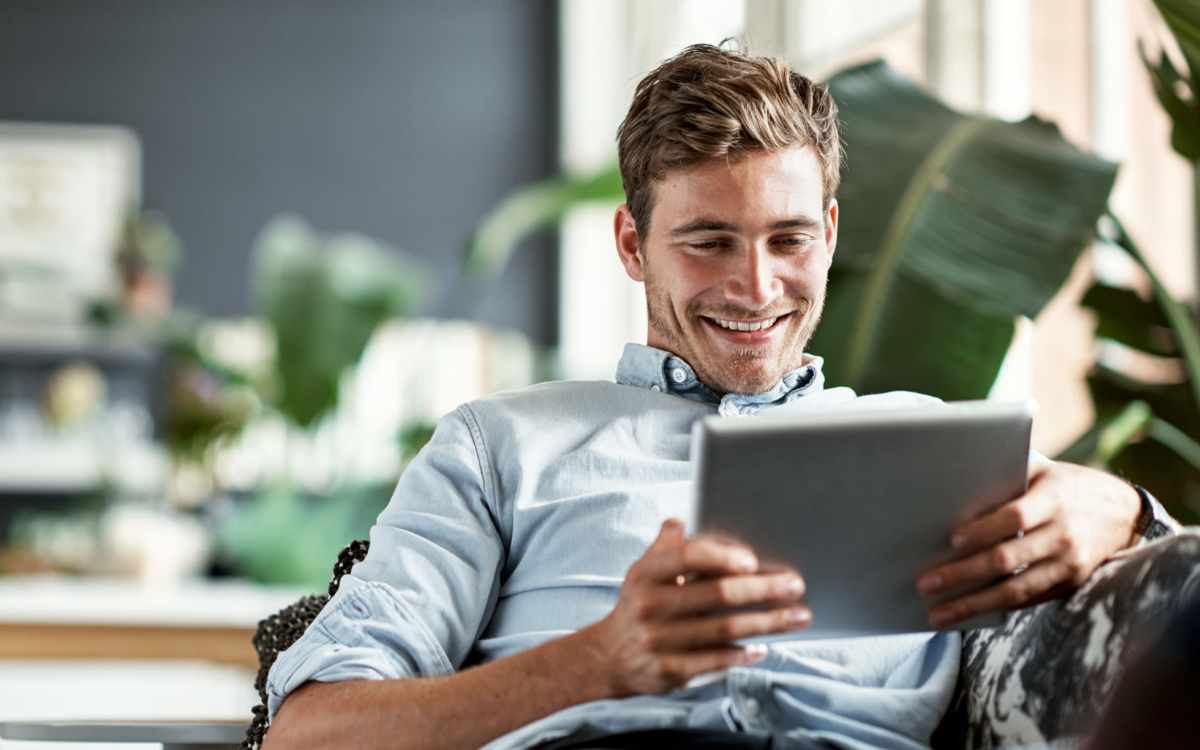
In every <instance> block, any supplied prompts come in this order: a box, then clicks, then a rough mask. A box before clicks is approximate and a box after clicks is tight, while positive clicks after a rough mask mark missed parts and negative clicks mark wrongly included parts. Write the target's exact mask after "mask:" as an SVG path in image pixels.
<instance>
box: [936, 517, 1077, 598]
mask: <svg viewBox="0 0 1200 750" xmlns="http://www.w3.org/2000/svg"><path fill="white" fill-rule="evenodd" d="M1062 546H1063V541H1062V535H1061V534H1060V533H1059V530H1058V527H1057V526H1056V525H1047V526H1043V527H1041V528H1039V529H1035V530H1034V531H1033V532H1031V533H1029V534H1026V535H1025V536H1023V537H1021V538H1019V539H1010V540H1008V541H1006V542H1001V543H1000V544H997V545H996V546H994V547H991V548H990V549H986V550H983V551H982V552H976V553H975V554H974V555H971V556H970V557H967V558H964V559H962V560H956V561H955V562H951V563H946V564H945V565H941V566H939V567H937V568H934V569H933V570H931V571H929V572H928V573H925V574H923V575H922V576H921V577H920V578H919V579H917V590H918V591H920V592H921V593H922V594H936V593H937V592H939V591H952V590H954V589H957V588H960V587H970V586H971V585H973V584H974V585H977V586H978V585H982V584H985V583H989V582H991V581H994V580H996V579H997V578H1000V577H1002V576H1006V575H1008V574H1010V573H1012V572H1014V571H1016V570H1017V569H1018V568H1021V567H1022V566H1028V565H1033V564H1035V563H1037V562H1040V561H1041V560H1044V559H1046V558H1048V557H1052V556H1055V555H1057V554H1058V553H1060V552H1061V551H1062Z"/></svg>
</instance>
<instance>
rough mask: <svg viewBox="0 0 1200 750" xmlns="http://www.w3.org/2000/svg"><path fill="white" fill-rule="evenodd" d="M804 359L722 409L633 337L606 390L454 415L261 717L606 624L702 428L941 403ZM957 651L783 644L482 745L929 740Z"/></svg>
mask: <svg viewBox="0 0 1200 750" xmlns="http://www.w3.org/2000/svg"><path fill="white" fill-rule="evenodd" d="M806 357H807V358H806V360H805V364H804V366H803V367H801V368H799V369H797V370H795V371H792V372H789V373H787V374H786V375H785V376H784V377H783V379H782V380H781V381H780V383H779V384H777V385H776V386H775V387H774V388H773V389H771V390H769V391H767V392H766V393H763V394H755V395H745V394H726V395H724V396H718V395H717V394H715V393H714V392H712V391H711V390H709V389H708V388H707V387H706V386H704V385H703V384H702V383H700V382H699V381H698V379H697V378H696V375H695V372H694V371H693V370H692V368H691V367H690V366H689V365H688V364H687V363H686V362H684V361H683V360H682V359H679V358H678V357H675V356H673V355H671V354H669V353H668V352H664V351H661V350H658V349H653V348H650V347H646V346H641V345H638V344H630V345H628V346H627V347H626V350H625V353H624V355H623V357H622V358H621V362H620V365H619V367H618V372H617V379H616V382H615V383H612V382H557V383H544V384H541V385H536V386H532V387H529V388H525V389H521V390H518V391H513V392H509V393H502V394H498V395H494V396H490V397H488V398H485V399H481V400H479V401H474V402H471V403H468V404H464V405H463V406H461V407H459V408H458V409H457V410H455V411H454V412H452V413H450V414H449V415H447V416H446V417H444V418H443V419H442V420H441V422H440V423H439V425H438V428H437V430H436V432H435V434H434V436H433V438H432V440H431V441H430V443H429V444H428V445H427V446H426V447H425V448H424V450H422V452H421V453H420V455H419V456H418V457H417V458H416V459H415V460H414V461H413V462H412V463H411V464H410V465H409V466H408V468H407V469H406V470H405V472H404V474H403V476H402V477H401V478H400V482H399V484H398V486H397V487H396V491H395V494H394V495H393V496H392V499H391V502H390V503H389V504H388V506H387V508H386V509H385V510H384V511H383V512H382V513H381V514H380V516H379V518H378V520H377V521H376V523H375V525H374V526H373V527H372V529H371V534H370V540H371V548H370V552H369V554H368V555H367V557H366V559H365V560H363V561H362V562H360V563H358V564H357V565H356V566H355V567H354V569H353V571H352V572H351V573H350V574H348V575H346V576H345V577H344V578H343V579H342V583H341V587H340V588H339V590H338V592H337V594H336V595H335V596H334V597H333V599H332V600H331V601H330V602H329V604H327V605H326V606H325V608H324V609H323V610H322V611H321V613H320V614H319V615H318V616H317V618H316V620H315V621H314V622H313V624H312V626H311V627H309V628H308V630H307V631H306V632H305V634H304V635H303V636H302V637H301V638H300V639H299V640H298V641H297V642H296V643H295V644H294V645H293V646H292V647H291V648H289V649H287V650H286V651H284V652H283V653H281V654H280V655H279V658H278V659H277V660H276V662H275V664H274V666H273V667H272V669H271V671H270V674H269V675H268V679H267V692H268V698H269V700H268V710H269V714H270V717H271V718H272V719H273V718H274V716H275V712H276V711H278V709H279V706H280V704H281V703H282V702H283V699H284V697H285V696H287V694H288V693H289V692H291V691H292V690H294V689H296V688H297V687H299V686H300V685H302V684H303V683H304V682H306V681H308V680H318V681H321V682H335V681H343V680H358V679H371V680H378V679H391V678H407V677H418V676H428V675H439V674H446V673H450V672H453V671H455V670H458V669H461V668H463V667H467V666H470V665H472V664H478V663H481V662H486V661H490V660H492V659H498V658H501V657H505V656H509V655H511V654H514V653H517V652H519V651H522V650H524V649H528V648H530V647H532V646H536V645H538V644H540V643H544V642H546V641H548V640H550V639H552V638H558V637H561V636H564V635H567V634H569V633H572V632H574V631H576V630H578V629H579V628H582V627H584V626H586V625H589V624H591V623H593V622H595V621H597V620H599V619H601V618H603V617H604V616H606V615H607V614H608V613H609V612H610V611H611V610H612V608H613V606H614V605H615V604H616V601H617V595H618V592H619V589H620V586H621V583H622V581H623V580H624V577H625V573H626V571H627V570H628V569H629V567H630V565H632V564H633V562H634V561H635V560H637V559H638V558H639V557H641V555H642V554H643V553H644V552H645V551H646V548H647V547H648V546H649V545H650V543H651V542H652V541H653V540H654V538H655V536H656V535H657V533H658V529H659V527H660V525H661V523H662V522H663V521H664V520H665V519H666V518H668V517H671V516H676V517H681V518H686V517H688V515H689V504H690V503H691V478H692V471H691V466H690V464H689V460H688V451H689V446H690V436H691V428H692V423H693V422H695V421H696V420H697V419H699V418H701V417H704V416H708V415H711V414H714V413H719V414H722V415H731V414H754V413H758V412H761V411H770V410H775V409H779V408H781V407H784V406H785V405H786V408H787V409H788V410H792V409H797V408H814V409H820V408H847V407H854V408H875V407H890V406H897V405H901V404H912V403H933V402H936V401H937V399H934V398H932V397H929V396H921V395H919V394H910V393H905V392H894V393H890V394H879V395H874V396H865V397H858V396H856V395H855V394H854V392H853V391H851V390H850V389H848V388H833V389H826V388H824V376H823V374H822V372H821V359H820V358H819V357H813V356H811V355H806ZM960 646H961V643H960V637H959V636H958V635H957V634H956V633H940V634H932V633H924V634H915V635H904V636H888V637H876V638H857V639H846V640H836V641H834V640H825V641H786V642H776V643H773V644H772V645H771V647H770V651H769V653H768V656H767V658H766V659H765V660H764V661H761V662H758V663H757V664H754V665H752V666H747V667H737V668H733V669H730V670H728V671H727V672H725V673H724V675H723V677H721V678H719V679H716V680H713V681H710V682H707V683H705V684H702V685H697V686H693V687H689V688H685V689H682V690H677V691H675V692H672V693H669V694H665V695H646V696H637V697H632V698H624V699H620V700H606V701H596V702H592V703H585V704H581V705H577V706H573V707H571V708H568V709H565V710H563V711H559V712H557V713H555V714H552V715H550V716H548V717H546V718H544V719H542V720H539V721H536V722H534V723H532V724H529V725H527V726H525V727H523V728H521V729H518V730H516V731H514V732H511V733H509V734H507V735H505V736H503V737H500V738H498V739H496V740H495V741H493V742H491V743H490V744H488V745H487V748H489V750H501V748H518V747H529V746H532V745H535V744H538V743H541V742H546V741H548V740H551V739H554V738H557V737H561V736H564V735H566V734H569V733H571V732H572V731H574V730H577V729H580V728H584V727H594V728H596V729H603V730H607V731H614V732H615V731H624V730H629V729H637V728H649V727H669V726H676V727H706V728H727V729H729V730H731V731H757V732H771V733H774V734H776V735H778V736H780V740H779V741H778V742H779V744H777V746H778V747H796V748H803V747H815V746H817V745H818V743H819V742H820V741H821V740H824V741H827V742H829V743H832V744H833V745H834V746H836V747H844V748H919V747H927V746H928V744H929V736H930V734H931V732H932V731H933V729H934V728H935V727H936V726H937V723H938V721H939V720H940V719H941V716H942V714H943V713H944V711H945V709H946V706H947V704H948V702H949V700H950V697H951V694H952V692H953V689H954V683H955V679H956V677H957V674H958V660H959V650H960Z"/></svg>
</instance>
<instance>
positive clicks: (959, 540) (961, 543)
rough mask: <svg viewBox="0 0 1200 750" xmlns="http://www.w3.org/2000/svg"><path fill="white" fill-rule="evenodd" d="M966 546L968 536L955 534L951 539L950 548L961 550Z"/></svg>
mask: <svg viewBox="0 0 1200 750" xmlns="http://www.w3.org/2000/svg"><path fill="white" fill-rule="evenodd" d="M966 544H967V535H966V534H955V535H954V536H952V537H950V546H951V547H953V548H954V549H959V548H961V547H965V546H966Z"/></svg>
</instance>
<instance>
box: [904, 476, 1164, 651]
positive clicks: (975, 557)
mask: <svg viewBox="0 0 1200 750" xmlns="http://www.w3.org/2000/svg"><path fill="white" fill-rule="evenodd" d="M1140 510H1141V499H1140V498H1139V497H1138V494H1137V491H1136V490H1134V489H1133V488H1132V487H1131V486H1130V485H1128V484H1126V483H1125V482H1122V481H1121V480H1120V479H1117V478H1116V477H1114V476H1111V475H1109V474H1105V473H1104V472H1102V471H1098V470H1096V469H1089V468H1087V467H1084V466H1077V465H1074V464H1068V463H1061V462H1057V461H1049V460H1043V461H1039V462H1036V463H1031V464H1030V469H1029V490H1028V491H1027V492H1026V493H1025V494H1024V495H1022V496H1021V497H1019V498H1017V499H1016V500H1013V501H1011V502H1008V503H1006V504H1004V505H1002V506H1000V507H999V508H998V509H996V510H994V511H992V512H990V513H987V514H985V515H983V516H980V517H978V518H976V519H974V520H972V521H969V522H967V523H965V524H963V525H962V526H960V527H959V528H957V529H956V530H955V531H954V533H953V535H952V537H951V546H952V547H953V548H954V549H955V551H956V552H957V553H958V554H959V555H961V557H960V558H959V559H958V560H957V561H955V562H952V563H947V564H945V565H941V566H939V567H937V568H933V569H931V570H929V571H927V572H925V573H924V574H922V575H921V576H920V578H919V579H918V581H917V588H918V590H919V591H920V592H921V593H923V594H937V593H938V592H941V591H948V590H956V589H960V587H965V588H967V589H968V590H972V591H973V593H970V594H967V595H964V596H961V597H958V598H957V599H953V600H951V601H948V602H944V603H941V604H938V605H936V606H934V607H933V608H932V609H930V611H929V622H930V623H931V624H932V625H934V626H935V627H947V626H950V625H953V624H955V623H957V622H961V621H962V620H966V619H968V618H971V617H974V616H976V615H981V614H984V613H987V612H993V611H996V610H1008V609H1016V608H1019V607H1025V606H1029V605H1032V604H1037V603H1039V602H1043V601H1046V600H1047V599H1052V598H1054V597H1056V596H1059V595H1061V594H1064V593H1066V592H1068V591H1071V590H1074V589H1075V588H1077V587H1079V586H1080V585H1082V584H1083V582H1084V581H1086V580H1087V579H1088V576H1090V575H1091V574H1092V571H1094V570H1095V569H1096V568H1097V567H1099V566H1100V564H1101V563H1103V562H1104V561H1105V560H1107V559H1108V558H1109V557H1111V556H1112V555H1113V554H1114V553H1116V552H1118V551H1120V550H1122V549H1124V548H1125V547H1127V546H1129V545H1130V544H1131V543H1132V542H1133V541H1134V534H1133V531H1134V528H1135V526H1136V524H1137V519H1138V515H1139V513H1140ZM1018 532H1020V534H1018ZM998 578H1003V580H1001V581H999V582H998V583H995V584H994V585H991V586H987V587H986V588H983V589H979V588H978V587H979V586H981V585H984V584H986V583H988V582H989V581H996V580H997V579H998ZM975 589H978V590H975Z"/></svg>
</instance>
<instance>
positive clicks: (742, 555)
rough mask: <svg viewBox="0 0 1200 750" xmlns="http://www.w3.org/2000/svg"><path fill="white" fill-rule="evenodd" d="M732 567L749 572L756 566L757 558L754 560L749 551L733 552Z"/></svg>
mask: <svg viewBox="0 0 1200 750" xmlns="http://www.w3.org/2000/svg"><path fill="white" fill-rule="evenodd" d="M733 567H735V568H737V569H738V570H744V571H746V572H751V571H753V570H754V569H755V568H757V567H758V560H756V559H755V558H754V555H752V554H750V553H749V552H734V553H733Z"/></svg>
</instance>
